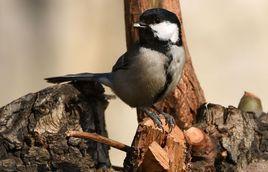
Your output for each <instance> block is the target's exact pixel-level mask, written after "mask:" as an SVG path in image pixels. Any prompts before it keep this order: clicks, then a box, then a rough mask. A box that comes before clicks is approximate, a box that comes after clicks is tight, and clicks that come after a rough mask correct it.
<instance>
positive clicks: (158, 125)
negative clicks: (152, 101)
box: [139, 107, 163, 129]
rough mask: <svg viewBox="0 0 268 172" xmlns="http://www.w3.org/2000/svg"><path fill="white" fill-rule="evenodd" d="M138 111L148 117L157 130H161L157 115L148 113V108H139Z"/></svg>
mask: <svg viewBox="0 0 268 172" xmlns="http://www.w3.org/2000/svg"><path fill="white" fill-rule="evenodd" d="M139 110H140V111H142V112H144V113H146V114H147V115H148V117H150V118H151V119H152V120H153V121H154V123H155V124H156V126H157V127H158V128H161V129H163V127H162V122H161V120H160V117H159V115H157V114H156V113H155V112H153V111H150V110H149V109H148V108H145V107H140V108H139Z"/></svg>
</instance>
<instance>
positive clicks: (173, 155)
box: [124, 118, 186, 172]
mask: <svg viewBox="0 0 268 172" xmlns="http://www.w3.org/2000/svg"><path fill="white" fill-rule="evenodd" d="M162 123H163V124H165V120H164V118H162ZM156 144H157V145H159V146H157V145H156ZM132 147H133V148H134V149H135V150H136V152H134V153H132V154H127V157H126V159H125V162H124V167H125V171H136V170H138V171H145V172H146V171H150V172H154V171H159V169H161V168H162V169H163V170H167V171H170V172H173V171H178V172H179V171H184V170H185V169H186V166H185V158H186V146H185V139H184V135H183V132H182V131H181V130H180V129H179V128H178V127H177V126H175V128H174V129H173V130H172V131H171V132H169V127H168V125H166V124H165V125H164V131H162V130H161V129H159V128H157V127H156V126H155V124H154V122H153V121H152V120H151V119H149V118H145V119H144V120H143V122H141V123H140V124H139V126H138V129H137V132H136V135H135V137H134V140H133V143H132ZM161 156H162V158H160V157H161ZM167 161H168V163H167ZM160 171H161V170H160Z"/></svg>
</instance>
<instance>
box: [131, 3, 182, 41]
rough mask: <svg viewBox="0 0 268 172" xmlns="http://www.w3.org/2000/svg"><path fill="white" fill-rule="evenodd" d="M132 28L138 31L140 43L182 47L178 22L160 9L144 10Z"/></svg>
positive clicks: (172, 14) (168, 12)
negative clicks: (170, 44)
mask: <svg viewBox="0 0 268 172" xmlns="http://www.w3.org/2000/svg"><path fill="white" fill-rule="evenodd" d="M134 27H136V28H138V29H139V36H140V42H141V43H145V44H147V43H148V44H150V43H155V42H160V43H172V44H177V45H179V46H181V45H182V41H181V25H180V21H179V19H178V18H177V16H176V15H175V14H174V13H172V12H170V11H168V10H165V9H162V8H153V9H149V10H146V11H145V12H143V13H142V15H141V16H140V21H139V22H138V23H135V24H134Z"/></svg>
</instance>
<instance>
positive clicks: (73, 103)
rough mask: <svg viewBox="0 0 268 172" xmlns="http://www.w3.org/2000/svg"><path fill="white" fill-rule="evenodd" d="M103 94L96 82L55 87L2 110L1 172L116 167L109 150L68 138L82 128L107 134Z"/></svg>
mask: <svg viewBox="0 0 268 172" xmlns="http://www.w3.org/2000/svg"><path fill="white" fill-rule="evenodd" d="M85 88H86V89H85ZM103 91H104V90H103V87H102V86H100V84H97V83H93V82H91V83H85V82H83V83H79V84H78V83H77V84H73V85H72V84H63V85H54V86H52V87H48V88H46V89H44V90H41V91H39V92H37V93H30V94H28V95H26V96H24V97H21V98H19V99H17V100H15V101H13V102H12V103H10V104H8V105H6V106H4V107H2V108H1V109H0V126H1V128H0V171H55V170H60V171H90V170H95V169H97V168H99V167H104V168H110V166H111V164H110V160H109V155H108V149H109V147H108V146H106V145H103V144H100V143H96V142H94V141H87V140H84V139H76V138H69V139H68V138H66V135H65V132H66V131H68V130H79V131H88V132H96V133H98V134H101V135H103V136H107V132H106V129H105V121H104V111H105V109H106V107H107V105H108V102H107V100H106V98H105V96H104V95H103Z"/></svg>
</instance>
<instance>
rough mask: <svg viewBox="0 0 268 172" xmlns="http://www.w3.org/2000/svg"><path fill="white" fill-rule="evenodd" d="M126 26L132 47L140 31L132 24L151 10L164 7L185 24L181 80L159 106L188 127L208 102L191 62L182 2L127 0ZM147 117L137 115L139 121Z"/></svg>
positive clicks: (128, 43)
mask: <svg viewBox="0 0 268 172" xmlns="http://www.w3.org/2000/svg"><path fill="white" fill-rule="evenodd" d="M124 2H125V25H126V40H127V47H128V48H129V47H131V45H133V43H134V42H135V41H136V40H137V39H138V34H137V31H136V30H135V29H134V28H133V23H134V22H136V21H138V20H139V16H140V15H141V13H142V12H143V11H145V10H146V9H149V8H155V7H161V8H165V9H167V10H170V11H172V12H174V13H175V14H177V16H178V18H179V19H180V21H181V24H182V31H181V32H182V40H183V46H184V49H185V52H186V64H185V67H184V72H183V76H182V80H181V81H180V83H179V84H178V86H177V88H176V90H174V91H173V92H172V93H171V94H170V96H168V97H167V98H166V99H165V100H163V101H162V102H159V103H158V104H157V106H158V107H160V108H161V109H162V110H164V111H165V112H168V113H170V114H171V115H173V116H174V118H175V120H176V122H177V124H178V125H179V126H180V127H182V128H188V127H190V126H191V125H192V123H193V122H194V120H195V116H196V112H197V109H198V108H199V107H200V105H202V104H203V103H205V98H204V93H203V90H202V88H201V87H200V84H199V82H198V80H197V77H196V75H195V72H194V68H193V65H192V61H191V56H190V53H189V50H188V46H187V43H186V38H185V32H184V28H183V23H182V16H181V9H180V3H179V0H125V1H124ZM143 117H144V115H143V114H141V113H138V121H141V120H142V119H143Z"/></svg>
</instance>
